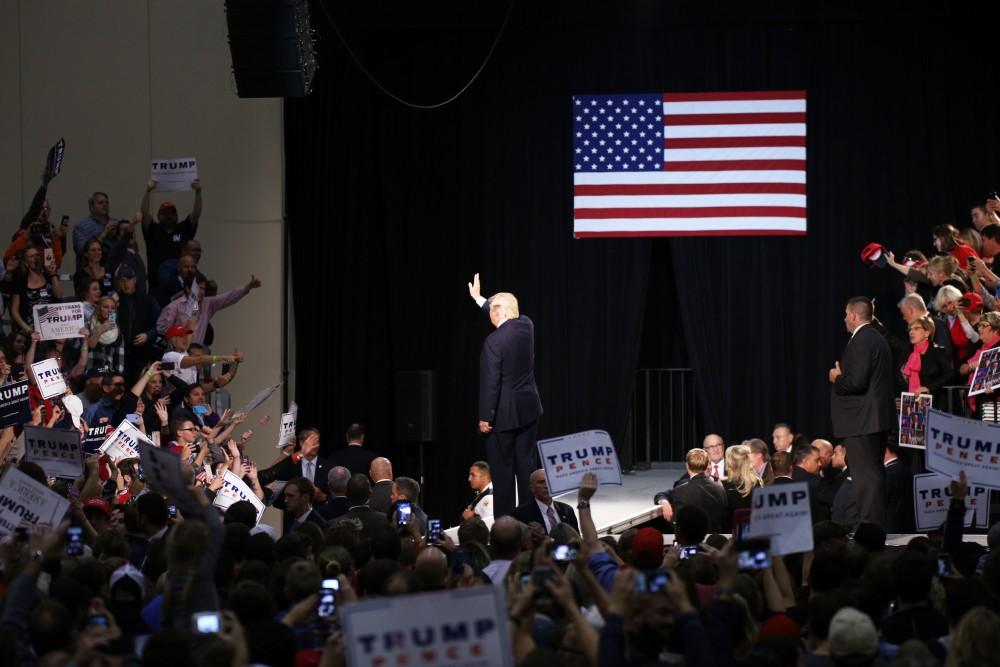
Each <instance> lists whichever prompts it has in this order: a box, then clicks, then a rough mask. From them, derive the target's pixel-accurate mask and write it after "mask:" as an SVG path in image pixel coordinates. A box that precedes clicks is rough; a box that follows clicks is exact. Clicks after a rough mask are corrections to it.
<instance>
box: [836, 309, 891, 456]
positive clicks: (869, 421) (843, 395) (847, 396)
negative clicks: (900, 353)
mask: <svg viewBox="0 0 1000 667" xmlns="http://www.w3.org/2000/svg"><path fill="white" fill-rule="evenodd" d="M840 370H841V373H842V374H841V376H840V377H838V378H837V381H836V382H834V383H833V386H832V388H831V389H830V419H831V421H832V422H833V434H834V436H836V437H838V438H848V437H852V436H857V435H868V434H873V433H881V432H883V431H889V430H892V429H893V428H894V427H895V425H896V409H895V402H894V396H895V380H894V375H895V374H894V371H893V368H892V352H891V351H890V350H889V344H888V343H887V342H886V341H885V338H883V337H882V335H881V334H880V333H879V332H878V331H877V330H876V329H875V328H874V327H873V326H871V325H870V324H869V325H864V326H862V327H861V328H860V329H857V330H856V331H855V332H854V336H853V337H852V338H851V340H849V341H848V343H847V346H846V347H845V348H844V353H843V354H842V355H841V356H840Z"/></svg>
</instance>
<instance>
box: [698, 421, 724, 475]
mask: <svg viewBox="0 0 1000 667" xmlns="http://www.w3.org/2000/svg"><path fill="white" fill-rule="evenodd" d="M702 447H704V449H705V451H706V452H708V469H707V470H705V474H706V475H708V476H709V477H711V478H712V479H714V480H715V481H716V482H721V481H722V480H724V479H725V478H726V444H725V443H724V442H723V441H722V436H721V435H718V434H716V433H709V434H708V435H706V436H705V439H704V440H703V441H702Z"/></svg>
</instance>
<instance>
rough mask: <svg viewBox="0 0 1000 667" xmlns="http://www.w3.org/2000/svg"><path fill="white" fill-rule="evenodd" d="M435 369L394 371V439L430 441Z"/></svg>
mask: <svg viewBox="0 0 1000 667" xmlns="http://www.w3.org/2000/svg"><path fill="white" fill-rule="evenodd" d="M434 394H435V379H434V371H399V372H398V373H396V441H397V442H433V441H434V440H435V436H436V431H437V429H436V424H435V421H436V420H435V418H434V412H435V410H434V404H435V400H434Z"/></svg>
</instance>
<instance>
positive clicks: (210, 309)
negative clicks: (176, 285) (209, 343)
mask: <svg viewBox="0 0 1000 667" xmlns="http://www.w3.org/2000/svg"><path fill="white" fill-rule="evenodd" d="M206 282H207V281H206V280H205V279H204V277H199V278H197V279H196V284H197V285H198V289H197V290H196V292H197V294H194V295H192V294H190V293H189V294H188V298H186V299H185V298H179V299H174V300H173V301H171V302H170V303H169V304H167V305H166V306H164V308H163V310H162V311H161V312H160V317H159V319H157V321H156V328H157V330H158V331H159V332H160V333H165V332H166V331H167V329H169V328H170V327H174V326H183V327H185V328H188V329H191V330H192V331H194V337H193V339H192V340H194V342H196V343H205V337H206V333H207V331H208V324H209V322H210V321H211V319H212V317H214V316H215V314H216V313H217V312H219V311H220V310H222V309H223V308H228V307H229V306H232V305H233V304H235V303H238V302H239V301H240V300H241V299H242V298H243V297H245V296H246V295H247V294H249V293H250V291H251V290H254V289H257V288H258V287H260V285H261V282H260V280H259V279H257V278H256V277H254V276H250V281H249V282H247V284H246V285H244V286H243V287H237V288H236V289H233V290H229V291H228V292H226V293H224V294H220V295H219V296H206V295H205V288H206Z"/></svg>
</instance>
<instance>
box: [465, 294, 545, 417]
mask: <svg viewBox="0 0 1000 667" xmlns="http://www.w3.org/2000/svg"><path fill="white" fill-rule="evenodd" d="M489 303H490V302H489V301H487V302H486V303H485V304H483V310H484V312H486V314H487V315H489ZM541 414H542V400H541V398H539V396H538V388H537V387H536V386H535V325H534V323H533V322H532V321H531V318H529V317H528V316H527V315H521V316H520V317H518V318H515V319H512V320H507V321H506V322H504V323H503V324H501V325H500V326H499V327H498V328H497V329H495V330H494V331H493V333H491V334H490V335H489V336H487V337H486V340H485V341H483V351H482V353H481V354H480V355H479V420H480V421H485V422H489V423H490V424H492V425H493V428H494V430H497V431H510V430H513V429H516V428H520V427H521V426H525V425H527V424H530V423H532V422H533V421H536V420H537V419H538V418H539V417H540V416H541Z"/></svg>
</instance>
